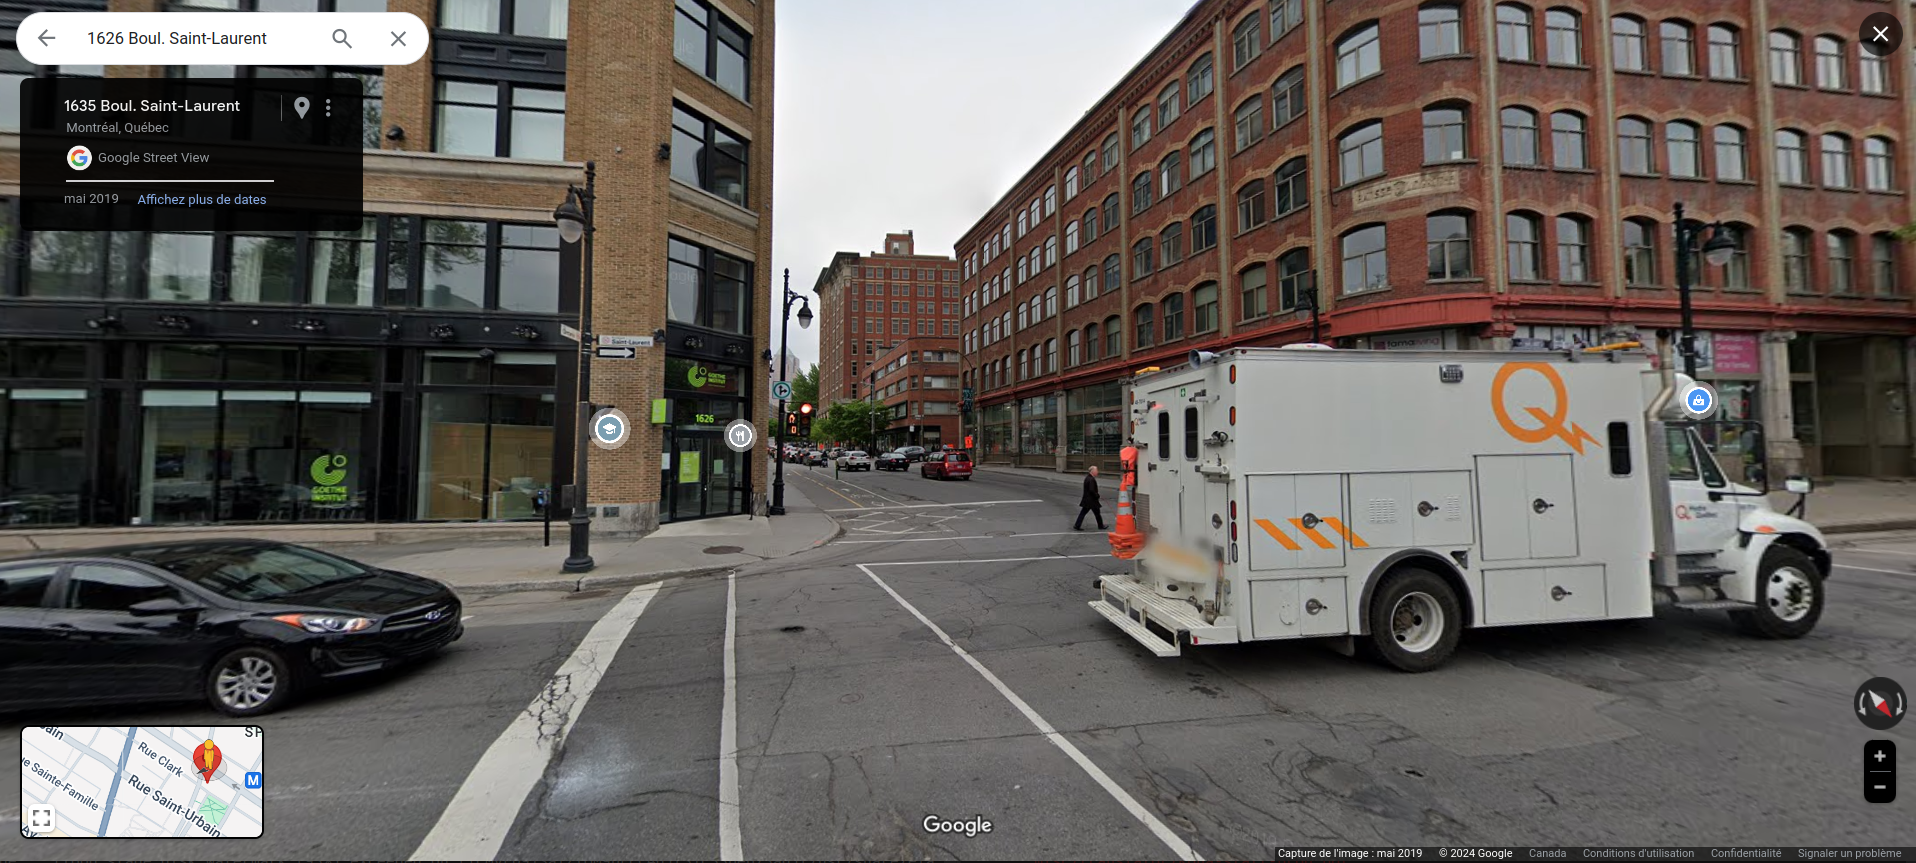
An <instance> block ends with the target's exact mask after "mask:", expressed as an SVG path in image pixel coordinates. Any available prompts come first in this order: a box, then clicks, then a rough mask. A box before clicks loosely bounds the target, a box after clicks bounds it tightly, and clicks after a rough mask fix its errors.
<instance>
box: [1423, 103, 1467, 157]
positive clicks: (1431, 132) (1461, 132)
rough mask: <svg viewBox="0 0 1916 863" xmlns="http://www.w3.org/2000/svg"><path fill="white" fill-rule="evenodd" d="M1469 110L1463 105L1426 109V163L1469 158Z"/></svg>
mask: <svg viewBox="0 0 1916 863" xmlns="http://www.w3.org/2000/svg"><path fill="white" fill-rule="evenodd" d="M1469 124H1470V114H1469V109H1468V108H1467V107H1466V106H1464V105H1462V104H1445V105H1433V106H1431V107H1429V108H1425V109H1424V162H1425V164H1435V163H1438V162H1461V161H1463V160H1464V159H1466V158H1469V156H1470V152H1469V143H1468V142H1469V137H1470V136H1469V132H1468V129H1469V128H1470V125H1469Z"/></svg>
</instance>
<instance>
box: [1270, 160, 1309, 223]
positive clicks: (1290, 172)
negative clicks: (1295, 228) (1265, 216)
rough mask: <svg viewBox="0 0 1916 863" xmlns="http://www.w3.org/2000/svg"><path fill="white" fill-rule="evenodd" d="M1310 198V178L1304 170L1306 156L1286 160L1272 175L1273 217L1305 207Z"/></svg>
mask: <svg viewBox="0 0 1916 863" xmlns="http://www.w3.org/2000/svg"><path fill="white" fill-rule="evenodd" d="M1310 200H1311V190H1310V179H1309V178H1308V177H1307V176H1306V175H1305V172H1304V157H1303V156H1299V157H1297V158H1295V159H1292V160H1290V161H1288V162H1285V163H1284V164H1283V166H1281V167H1279V168H1278V169H1277V173H1276V174H1274V175H1272V177H1271V205H1272V206H1271V216H1272V218H1276V217H1278V216H1282V215H1286V214H1288V213H1294V212H1296V211H1298V210H1300V209H1303V207H1304V205H1305V204H1307V203H1310Z"/></svg>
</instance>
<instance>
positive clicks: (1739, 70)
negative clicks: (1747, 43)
mask: <svg viewBox="0 0 1916 863" xmlns="http://www.w3.org/2000/svg"><path fill="white" fill-rule="evenodd" d="M1709 37H1710V77H1712V78H1717V79H1728V80H1733V79H1737V78H1741V77H1743V45H1742V38H1741V36H1740V35H1739V34H1738V31H1737V29H1736V28H1735V27H1732V26H1730V25H1728V24H1711V25H1710V29H1709Z"/></svg>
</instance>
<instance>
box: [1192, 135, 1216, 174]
mask: <svg viewBox="0 0 1916 863" xmlns="http://www.w3.org/2000/svg"><path fill="white" fill-rule="evenodd" d="M1215 167H1217V133H1216V132H1214V131H1212V130H1210V129H1205V130H1204V131H1202V132H1199V133H1197V135H1195V136H1193V137H1192V138H1191V176H1192V177H1202V176H1204V175H1205V173H1207V172H1209V171H1210V170H1211V169H1212V168H1215Z"/></svg>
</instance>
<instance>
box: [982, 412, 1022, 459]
mask: <svg viewBox="0 0 1916 863" xmlns="http://www.w3.org/2000/svg"><path fill="white" fill-rule="evenodd" d="M978 427H979V428H980V429H981V430H982V431H983V435H982V436H981V441H980V442H981V444H982V445H983V449H982V451H981V455H980V460H983V461H996V462H999V463H1001V464H1002V463H1005V462H1009V461H1010V460H1011V457H1012V455H1013V453H1014V449H1013V443H1014V442H1013V440H1012V437H1011V403H1010V402H1006V403H1004V404H999V405H986V406H984V407H983V408H981V409H980V410H979V420H978Z"/></svg>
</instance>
